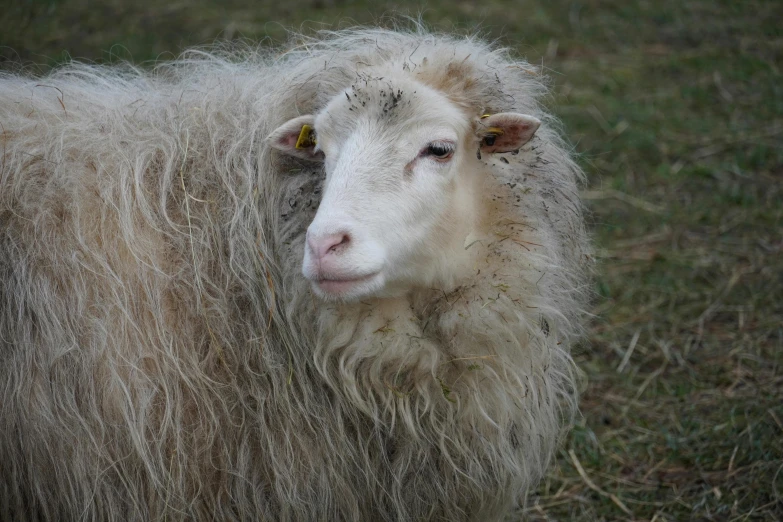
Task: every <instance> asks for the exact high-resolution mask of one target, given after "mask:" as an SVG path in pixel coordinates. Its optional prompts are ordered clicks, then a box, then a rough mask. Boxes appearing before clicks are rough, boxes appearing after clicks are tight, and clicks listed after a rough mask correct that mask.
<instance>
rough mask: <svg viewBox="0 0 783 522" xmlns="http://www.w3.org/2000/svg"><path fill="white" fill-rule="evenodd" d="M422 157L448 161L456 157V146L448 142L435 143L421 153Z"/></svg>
mask: <svg viewBox="0 0 783 522" xmlns="http://www.w3.org/2000/svg"><path fill="white" fill-rule="evenodd" d="M421 155H422V156H429V157H432V158H433V159H435V160H437V161H447V160H449V159H450V158H451V156H453V155H454V144H453V143H451V142H448V141H434V142H432V143H430V144H429V145H427V147H425V148H424V150H422V151H421Z"/></svg>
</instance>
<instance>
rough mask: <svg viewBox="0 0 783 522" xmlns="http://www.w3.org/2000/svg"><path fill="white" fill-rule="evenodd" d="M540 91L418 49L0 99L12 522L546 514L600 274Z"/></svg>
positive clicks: (237, 61)
mask: <svg viewBox="0 0 783 522" xmlns="http://www.w3.org/2000/svg"><path fill="white" fill-rule="evenodd" d="M539 73H540V71H539V69H538V68H536V67H533V66H531V65H529V64H528V63H526V62H524V61H521V60H519V59H515V58H512V57H511V56H510V55H509V54H508V53H507V52H505V51H504V50H501V49H495V48H493V47H491V46H490V45H488V44H485V43H483V42H481V41H478V40H476V39H470V38H456V37H450V36H441V35H432V34H428V33H427V32H425V31H424V30H422V29H420V28H414V29H413V30H412V31H407V32H402V31H388V30H382V29H372V30H347V31H340V32H335V33H325V34H322V35H320V36H319V37H318V38H314V39H304V38H300V40H299V44H298V45H291V46H289V47H288V48H287V49H284V50H282V53H281V54H275V53H273V52H271V51H264V50H244V51H236V50H235V51H231V52H221V51H218V50H212V51H210V52H207V51H193V52H189V53H187V54H186V55H184V56H183V57H182V58H180V59H178V60H175V61H173V62H171V63H168V64H164V65H161V66H159V67H158V68H157V69H156V70H155V71H153V72H146V71H140V70H136V69H133V68H131V67H125V68H119V67H99V66H87V65H79V64H69V65H66V66H63V67H61V68H59V69H57V70H56V71H54V72H53V73H51V74H49V75H47V76H45V77H42V78H33V77H27V76H22V75H15V74H4V75H2V76H0V126H1V127H0V154H2V162H1V163H0V470H1V471H0V519H2V520H101V521H112V520H213V519H214V520H270V521H277V520H299V521H311V520H313V521H314V520H367V521H370V520H373V521H374V520H390V521H391V520H397V521H409V520H444V521H445V520H448V521H458V520H477V521H484V520H497V519H500V518H501V517H502V516H504V514H506V513H507V512H508V510H509V509H510V508H511V507H512V506H513V505H515V503H517V502H519V501H522V500H524V498H525V495H526V493H527V492H529V491H530V490H531V488H533V487H535V486H536V484H537V483H538V481H539V480H540V478H541V477H542V474H543V473H544V471H545V469H546V467H547V465H548V463H549V462H550V460H551V458H552V455H553V451H554V449H555V448H556V446H557V443H558V440H559V439H560V437H561V435H562V434H563V432H564V430H565V429H566V427H567V426H568V424H569V421H570V420H571V418H572V416H573V414H574V412H575V409H576V403H577V389H576V388H577V386H576V378H575V376H576V370H575V367H574V364H573V362H572V359H571V357H570V355H569V352H570V349H571V346H572V345H573V344H574V342H576V341H577V340H578V339H579V336H580V335H581V328H580V315H581V313H582V312H581V311H582V309H583V304H584V296H585V293H586V292H585V284H586V266H587V264H588V261H589V250H588V244H587V240H586V235H585V232H584V227H583V216H582V210H581V206H580V202H579V197H578V192H577V184H578V182H579V179H580V176H581V173H580V171H579V169H578V168H577V167H576V166H575V164H574V163H573V162H572V159H571V157H570V154H569V152H568V151H567V149H566V148H565V147H564V146H563V143H562V142H561V140H560V139H559V137H558V134H557V129H556V127H555V125H554V123H553V120H552V118H551V117H550V116H548V115H547V114H546V113H545V112H544V111H543V109H542V108H541V107H540V105H539V102H540V98H541V97H542V96H543V95H544V94H545V92H546V90H545V88H544V84H543V83H542V78H541V76H540V74H539ZM539 125H540V126H539ZM319 204H320V206H319ZM316 209H317V212H316ZM302 260H303V261H302Z"/></svg>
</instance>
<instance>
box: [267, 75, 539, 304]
mask: <svg viewBox="0 0 783 522" xmlns="http://www.w3.org/2000/svg"><path fill="white" fill-rule="evenodd" d="M539 123H540V122H539V121H538V120H537V119H536V118H533V117H531V116H526V115H522V114H516V113H502V114H495V115H490V116H483V115H481V114H475V115H472V114H471V115H468V114H466V113H465V110H464V109H461V108H459V107H458V106H457V105H456V104H455V103H453V102H452V101H450V100H449V98H448V97H447V96H445V95H444V94H443V93H441V92H438V91H436V90H434V89H432V88H430V87H428V86H426V85H423V84H421V83H419V82H416V81H413V80H395V81H394V82H389V81H388V80H384V79H366V80H365V79H362V80H360V81H359V82H358V83H357V84H356V85H354V86H352V87H350V88H348V89H346V90H345V91H343V92H341V93H340V94H339V95H337V96H335V97H334V98H333V99H332V100H331V101H330V102H329V103H328V104H327V105H326V106H325V107H324V108H323V110H321V111H320V112H319V113H317V114H315V115H307V116H300V117H298V118H295V119H293V120H290V121H288V122H287V123H285V124H283V125H282V126H281V127H279V128H278V129H277V130H276V131H274V132H273V133H272V134H271V135H270V137H269V140H270V143H271V145H272V146H273V147H275V148H277V149H280V150H282V151H284V152H287V153H289V154H293V155H296V156H299V157H302V158H306V159H310V160H314V161H323V162H324V163H325V171H326V179H325V184H324V193H323V199H322V201H321V204H320V206H319V208H318V212H317V214H316V216H315V219H314V220H313V222H312V223H311V224H310V226H309V228H308V229H307V239H306V245H305V254H304V261H303V267H302V272H303V274H304V276H305V277H306V278H307V279H309V280H310V281H311V282H312V286H313V289H314V290H315V292H316V293H317V294H318V295H320V296H321V297H323V298H326V299H338V300H355V299H359V298H362V297H366V296H380V297H384V296H395V295H401V294H404V293H405V292H407V291H409V290H411V289H413V288H416V287H424V286H433V285H438V284H448V283H449V282H450V281H453V280H454V278H455V276H457V275H458V274H457V272H459V270H462V269H464V265H465V259H464V258H465V257H466V254H465V241H466V239H467V237H468V236H469V235H470V234H471V233H472V231H473V229H474V227H475V226H476V223H477V220H478V218H479V213H480V212H481V201H479V199H480V195H481V193H482V191H481V186H482V185H481V183H482V179H481V176H482V175H485V174H486V173H485V170H484V169H483V168H482V165H481V164H480V163H479V160H478V158H477V155H478V154H480V153H496V152H509V151H513V150H517V149H519V148H520V147H521V146H522V145H524V144H525V143H526V142H527V141H529V140H530V138H532V136H533V134H534V133H535V131H536V129H537V128H538V126H539Z"/></svg>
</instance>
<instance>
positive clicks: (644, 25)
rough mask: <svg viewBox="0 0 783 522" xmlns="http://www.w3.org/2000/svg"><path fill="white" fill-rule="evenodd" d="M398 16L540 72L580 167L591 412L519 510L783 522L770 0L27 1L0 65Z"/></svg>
mask: <svg viewBox="0 0 783 522" xmlns="http://www.w3.org/2000/svg"><path fill="white" fill-rule="evenodd" d="M6 1H8V0H6ZM395 12H398V13H408V14H413V15H417V14H418V13H420V12H421V13H423V15H422V17H423V19H424V21H425V22H426V23H428V24H430V25H431V26H433V27H435V28H439V29H448V30H456V31H458V32H466V31H472V30H475V29H477V28H478V29H480V30H481V31H483V32H484V33H485V34H486V35H488V36H489V37H492V38H500V39H501V41H502V42H504V43H505V44H506V45H509V46H512V47H514V48H516V49H517V50H518V52H519V53H520V54H521V55H524V56H527V58H528V59H529V60H530V61H531V62H535V63H543V65H544V66H546V67H547V69H548V70H549V71H550V73H551V76H552V78H553V80H554V91H553V97H552V99H551V100H550V101H551V107H552V109H553V110H554V111H555V112H556V113H557V114H558V115H559V116H560V117H561V118H562V119H563V121H564V122H565V126H566V129H567V132H568V134H569V137H570V139H571V140H572V142H573V143H574V144H575V146H576V149H577V151H578V152H579V154H580V160H581V162H582V165H583V166H584V168H585V170H586V172H587V173H588V177H589V187H588V188H587V189H586V190H585V197H586V199H587V201H588V203H589V205H590V208H591V210H592V216H591V224H592V228H593V231H594V236H595V240H596V246H597V249H598V254H599V256H598V257H599V261H600V263H599V270H598V274H597V277H596V280H595V290H596V294H597V298H596V301H595V308H594V310H593V313H594V314H595V315H596V319H595V320H594V321H593V323H592V325H591V328H590V339H589V343H588V344H587V345H585V346H584V347H582V348H580V349H579V350H578V352H577V354H576V357H577V359H578V362H579V364H580V366H581V367H582V368H583V369H584V371H585V372H586V374H587V377H588V381H589V384H588V387H587V390H586V392H585V394H584V397H583V400H582V404H581V407H582V412H583V417H582V419H581V421H580V423H579V425H578V426H577V427H576V429H575V430H574V431H573V432H572V433H571V435H570V436H569V437H568V439H567V441H566V442H565V445H564V447H563V449H562V451H561V452H560V455H559V458H558V462H557V466H556V467H555V468H554V469H553V470H552V472H551V473H550V475H549V476H548V477H547V479H546V481H545V483H544V484H543V485H542V487H541V488H540V490H539V491H538V493H537V495H535V496H534V497H533V498H532V499H531V504H530V506H529V507H528V508H527V509H526V510H525V512H524V513H517V514H515V515H514V517H512V519H513V520H519V519H522V518H525V519H528V520H536V521H538V520H586V521H587V520H591V521H592V520H658V521H664V520H667V521H668V520H672V521H675V520H781V519H783V145H782V144H783V75H781V70H782V69H783V4H781V3H780V2H779V1H776V0H769V1H760V0H745V1H741V2H740V1H729V0H723V1H712V0H690V1H687V0H683V1H674V0H662V1H654V0H647V1H644V0H583V1H582V2H569V1H564V0H544V1H528V2H513V1H509V0H486V1H485V2H481V3H476V2H472V1H471V2H467V1H464V2H446V1H445V0H434V1H432V2H429V3H427V4H424V3H420V2H399V3H375V2H370V1H369V0H353V1H351V0H346V1H341V0H300V1H299V2H282V3H279V2H271V1H268V2H263V3H262V2H240V1H238V0H228V1H225V2H217V1H209V0H193V1H189V2H184V1H183V2H176V1H173V2H161V1H159V0H156V1H153V0H135V1H134V2H120V1H118V0H112V1H107V2H102V3H101V6H100V7H95V6H88V5H87V2H86V1H84V0H77V1H72V2H55V1H41V0H38V1H31V0H22V1H17V2H16V3H15V4H13V5H12V6H8V7H6V8H2V9H0V45H4V46H6V47H3V48H0V60H2V59H3V58H2V57H5V59H8V58H11V59H13V60H16V61H18V60H23V61H26V62H28V63H30V62H35V63H37V64H40V68H41V69H45V68H46V67H48V66H50V65H52V64H55V63H57V62H60V61H62V60H63V59H66V58H67V57H68V56H72V57H79V58H84V59H88V60H95V61H101V62H105V61H113V60H118V59H127V60H132V61H134V62H137V63H143V62H147V61H151V60H160V59H163V60H165V59H167V58H170V57H172V56H174V55H176V54H177V53H178V52H179V51H181V50H182V49H183V48H184V47H187V46H190V45H195V44H205V43H209V42H212V41H214V40H215V39H234V38H240V37H241V38H248V39H251V40H261V39H263V38H269V39H270V40H269V41H280V40H281V39H282V38H284V37H285V28H287V27H294V28H297V29H301V28H303V27H304V28H306V29H308V30H311V29H313V28H318V27H329V28H333V27H340V26H345V25H351V24H352V23H373V22H377V21H379V20H380V18H381V17H382V15H384V14H392V13H395Z"/></svg>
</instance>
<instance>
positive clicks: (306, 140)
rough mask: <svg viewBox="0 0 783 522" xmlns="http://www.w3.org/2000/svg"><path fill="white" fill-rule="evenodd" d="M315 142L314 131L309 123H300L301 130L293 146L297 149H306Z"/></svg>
mask: <svg viewBox="0 0 783 522" xmlns="http://www.w3.org/2000/svg"><path fill="white" fill-rule="evenodd" d="M315 144H316V141H315V131H314V130H313V128H312V127H311V126H309V125H302V132H300V133H299V138H297V140H296V145H295V147H296V148H297V149H306V148H309V147H312V146H313V145H315Z"/></svg>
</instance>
